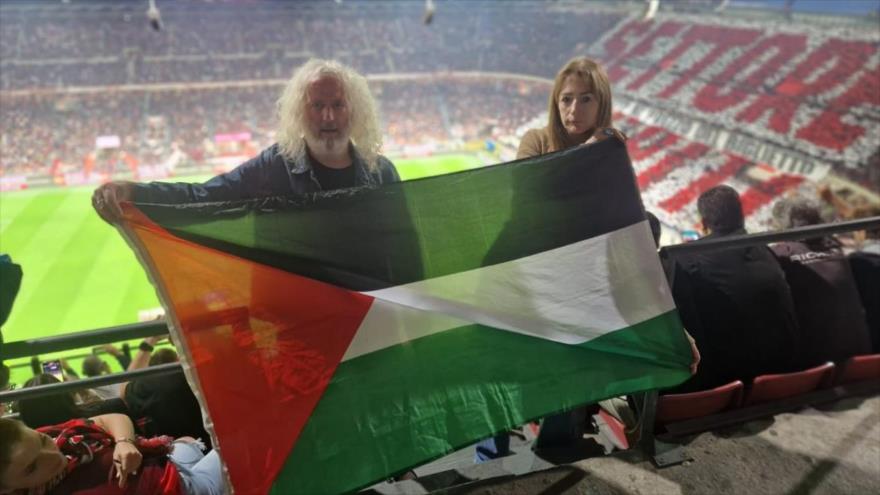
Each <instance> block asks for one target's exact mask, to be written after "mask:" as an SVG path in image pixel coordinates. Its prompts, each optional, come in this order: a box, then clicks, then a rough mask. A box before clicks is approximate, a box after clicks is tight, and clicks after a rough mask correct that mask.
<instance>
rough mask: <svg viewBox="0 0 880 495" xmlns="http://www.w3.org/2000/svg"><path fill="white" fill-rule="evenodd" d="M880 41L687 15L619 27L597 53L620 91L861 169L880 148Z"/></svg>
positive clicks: (844, 32)
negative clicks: (879, 71) (878, 65)
mask: <svg viewBox="0 0 880 495" xmlns="http://www.w3.org/2000/svg"><path fill="white" fill-rule="evenodd" d="M877 43H878V31H877V30H876V29H871V28H867V29H864V28H863V29H856V28H852V27H849V28H829V27H828V26H822V27H818V26H814V25H810V24H802V25H795V24H790V23H786V24H784V25H779V24H776V23H771V22H757V21H750V20H745V19H737V18H733V17H731V18H725V19H724V20H723V21H721V20H720V19H712V18H707V17H698V16H682V17H666V18H664V19H662V20H661V19H658V20H656V21H655V22H653V23H651V24H646V23H644V22H641V21H639V20H627V21H624V22H621V23H620V24H618V25H617V26H616V27H615V28H614V29H612V30H611V32H609V33H608V34H606V36H605V37H604V38H603V40H602V42H601V43H599V44H597V45H595V46H594V47H592V49H591V51H592V52H593V53H594V54H595V55H596V56H598V57H599V58H601V59H603V60H604V61H605V62H606V64H607V66H608V71H609V76H610V77H611V80H612V81H614V83H615V91H616V92H617V93H622V94H626V95H632V96H634V97H638V98H640V99H642V100H647V101H650V102H651V104H652V105H655V106H657V107H659V108H662V109H664V110H668V111H672V112H686V113H687V114H688V115H691V116H694V117H697V118H700V119H702V120H705V121H708V122H711V123H712V124H715V125H720V126H723V127H725V128H727V129H729V130H731V131H732V132H735V133H745V134H748V135H751V136H753V137H756V138H759V139H762V140H766V141H768V142H772V143H775V144H777V145H780V146H782V147H784V148H787V149H797V150H798V151H801V152H804V153H807V154H809V155H811V156H813V157H815V158H816V159H817V160H819V161H824V162H830V163H834V164H836V165H838V166H840V167H841V168H844V167H851V168H857V169H863V168H865V167H866V165H867V161H868V159H869V157H871V156H872V155H874V154H875V153H876V152H877V143H878V141H880V79H878V77H877V68H876V67H877V64H878V62H880V51H878V49H877V46H878V44H877ZM731 151H737V150H735V149H733V150H731Z"/></svg>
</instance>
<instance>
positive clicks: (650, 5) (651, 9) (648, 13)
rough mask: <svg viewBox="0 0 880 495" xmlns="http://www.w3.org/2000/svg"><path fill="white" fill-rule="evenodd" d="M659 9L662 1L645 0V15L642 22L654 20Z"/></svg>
mask: <svg viewBox="0 0 880 495" xmlns="http://www.w3.org/2000/svg"><path fill="white" fill-rule="evenodd" d="M659 8H660V0H645V14H644V15H643V16H642V20H644V21H650V20H651V19H653V18H654V15H655V14H657V9H659Z"/></svg>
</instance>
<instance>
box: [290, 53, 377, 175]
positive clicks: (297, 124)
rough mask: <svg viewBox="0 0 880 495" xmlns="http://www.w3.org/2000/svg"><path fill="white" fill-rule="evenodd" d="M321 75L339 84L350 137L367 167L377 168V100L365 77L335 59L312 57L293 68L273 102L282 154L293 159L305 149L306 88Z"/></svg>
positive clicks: (372, 169)
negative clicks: (282, 89) (345, 109)
mask: <svg viewBox="0 0 880 495" xmlns="http://www.w3.org/2000/svg"><path fill="white" fill-rule="evenodd" d="M321 76H330V77H333V78H334V79H336V80H337V81H339V82H340V84H342V88H343V90H344V92H345V101H346V104H347V105H348V108H349V112H350V121H349V122H350V124H349V125H350V129H351V140H352V142H353V143H354V144H355V146H357V150H358V153H360V155H361V157H362V158H363V159H364V161H365V162H366V164H367V167H368V168H369V169H370V171H375V170H376V167H377V165H376V159H377V157H378V156H379V152H380V151H381V149H382V129H381V127H380V125H379V112H378V110H377V108H376V101H375V100H374V99H373V95H372V94H370V88H369V86H367V79H366V78H365V77H364V76H362V75H360V74H358V73H357V72H355V71H354V69H352V68H350V67H347V66H345V65H343V64H340V63H339V62H336V61H334V60H321V59H316V58H313V59H311V60H309V61H308V62H306V63H305V64H303V65H302V66H301V67H299V68H298V69H296V70H295V71H294V72H293V75H292V76H291V78H290V81H288V82H287V86H286V87H285V88H284V91H282V93H281V97H280V98H278V101H277V102H276V104H275V108H276V111H277V113H278V129H277V132H276V139H277V141H278V146H279V148H280V151H281V155H283V156H284V157H285V158H287V159H289V160H294V159H296V157H297V156H298V155H300V154H301V153H302V152H303V151H304V150H305V139H303V136H304V135H305V132H306V125H307V124H306V120H305V119H306V113H305V111H306V103H307V101H306V100H307V97H306V89H307V88H308V85H309V83H311V82H312V81H314V80H315V79H316V78H319V77H321Z"/></svg>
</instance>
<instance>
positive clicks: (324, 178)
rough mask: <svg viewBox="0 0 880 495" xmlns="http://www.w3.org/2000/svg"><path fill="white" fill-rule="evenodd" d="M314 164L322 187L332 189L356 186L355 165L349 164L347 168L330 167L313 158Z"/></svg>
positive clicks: (327, 189) (316, 175)
mask: <svg viewBox="0 0 880 495" xmlns="http://www.w3.org/2000/svg"><path fill="white" fill-rule="evenodd" d="M312 163H313V165H314V168H313V170H314V172H315V178H316V179H318V183H319V184H321V189H323V190H325V191H330V190H333V189H345V188H346V187H354V185H355V176H354V167H353V166H352V165H349V166H347V167H345V168H330V167H327V166H324V165H322V164H320V163H318V161H317V160H314V159H312Z"/></svg>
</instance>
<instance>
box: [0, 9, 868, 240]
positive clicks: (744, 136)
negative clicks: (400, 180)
mask: <svg viewBox="0 0 880 495" xmlns="http://www.w3.org/2000/svg"><path fill="white" fill-rule="evenodd" d="M96 5H100V6H101V7H100V8H98V7H95V6H78V5H67V6H60V7H58V8H54V9H44V8H39V7H34V6H28V5H26V4H23V5H16V4H12V5H5V6H3V17H4V19H6V20H7V21H8V22H5V23H4V29H3V30H2V33H0V41H2V43H0V45H2V52H0V55H2V57H0V68H2V70H0V91H3V96H4V105H3V108H2V109H0V121H2V122H3V124H2V127H0V130H2V143H3V146H4V153H3V157H2V160H0V174H2V176H3V188H4V189H6V190H8V189H17V188H21V187H26V186H27V184H28V180H27V178H28V177H33V176H37V175H39V176H48V177H51V180H50V182H54V183H59V184H77V183H87V182H92V181H94V180H102V179H103V178H104V177H105V176H102V175H99V176H97V177H98V178H97V179H96V178H95V177H90V175H91V174H92V171H93V170H97V171H98V172H112V171H116V170H119V171H126V170H129V171H131V172H132V175H133V176H134V177H136V178H141V179H147V178H153V177H164V176H167V175H169V174H172V173H173V168H174V164H175V163H180V162H182V163H183V166H184V167H186V166H187V165H200V164H201V165H204V164H205V163H207V162H209V161H210V159H211V158H216V157H217V156H218V155H226V156H229V155H234V156H239V157H240V156H243V155H244V154H245V153H243V151H249V150H251V149H259V148H261V147H263V146H265V145H267V144H269V143H270V142H271V141H272V136H271V133H272V122H271V120H272V119H270V118H268V116H269V115H271V114H272V110H273V109H272V105H271V102H272V101H273V99H274V97H275V95H276V94H277V91H278V87H279V85H280V84H281V83H282V82H283V80H284V79H285V78H286V77H287V75H288V73H289V71H290V70H291V69H292V68H293V67H295V66H297V65H298V64H300V63H302V62H303V61H305V60H306V59H308V58H309V57H311V56H320V57H332V58H337V59H339V60H341V61H343V62H346V63H349V64H351V65H353V66H354V67H355V68H356V69H358V70H359V71H362V72H364V73H367V74H371V75H377V76H382V75H389V74H391V75H393V76H389V77H390V79H382V83H381V84H379V83H375V84H374V90H375V91H376V92H377V93H378V94H379V96H380V102H381V104H382V109H381V110H382V114H383V121H384V123H385V131H386V140H387V145H386V148H387V150H388V151H400V150H404V149H407V150H410V151H413V150H424V149H426V148H425V145H426V144H428V145H429V146H428V148H430V147H432V146H439V147H441V148H442V147H444V146H445V145H447V144H449V143H453V144H452V145H453V146H456V145H455V144H454V143H459V144H458V146H460V143H463V142H468V141H472V140H478V139H484V138H493V139H496V140H498V141H500V142H511V143H514V144H513V146H515V142H516V141H517V140H518V131H520V130H521V129H522V128H523V124H525V123H526V122H528V121H529V120H530V119H531V118H533V117H535V116H536V115H539V114H540V112H541V110H542V109H543V106H544V105H545V103H544V101H545V98H546V86H541V85H540V83H538V82H536V80H534V79H530V78H531V77H535V76H536V77H538V78H544V79H546V78H549V77H551V76H552V75H553V73H554V71H555V70H556V68H558V67H559V66H560V65H561V64H562V62H564V61H565V60H566V59H568V58H569V57H570V56H572V55H577V54H584V53H588V54H591V55H593V56H596V57H598V58H599V59H601V60H603V61H604V62H605V64H606V65H607V67H608V71H609V74H610V76H611V79H612V82H613V84H614V92H615V95H616V97H619V98H618V109H620V108H621V106H623V107H626V111H624V112H623V113H622V115H625V116H626V119H625V120H624V121H622V124H621V126H622V127H623V128H625V130H628V133H629V134H630V136H631V138H632V139H633V142H631V144H630V149H631V150H632V158H633V161H634V163H635V165H636V168H637V172H638V174H639V176H638V181H639V185H640V187H641V188H642V189H643V191H644V194H645V202H646V205H648V206H649V208H651V209H653V210H657V211H658V214H659V215H660V217H661V220H663V222H664V223H666V224H667V225H670V226H675V227H677V228H679V229H690V228H692V227H693V225H694V219H695V218H694V215H693V213H694V211H693V201H694V199H695V198H696V197H697V196H698V195H699V194H700V193H701V192H702V191H704V190H705V189H707V188H708V187H711V186H713V185H716V184H718V183H728V184H730V185H732V186H733V187H736V188H737V189H738V190H740V191H742V192H743V201H744V207H745V209H746V215H747V218H748V224H749V228H750V229H763V228H766V227H767V226H768V225H769V217H770V216H769V203H771V202H772V199H773V198H774V197H779V196H781V195H787V194H795V193H797V192H808V193H812V191H811V185H812V183H813V181H814V180H815V179H816V178H817V177H816V175H815V174H812V172H813V170H814V169H815V168H816V167H818V168H819V169H821V170H827V169H828V167H831V169H832V170H834V171H835V172H839V173H841V174H843V175H846V176H847V177H848V178H849V179H851V180H855V181H856V182H858V183H860V184H862V185H864V186H866V187H868V188H869V189H872V190H873V189H876V181H877V180H880V176H878V174H880V167H878V166H877V160H878V157H880V150H878V147H877V144H876V143H877V142H878V141H880V76H878V74H880V72H878V68H880V49H878V41H880V35H878V32H877V31H876V29H871V28H870V24H865V25H861V24H856V23H850V24H847V25H841V26H832V27H829V26H828V25H824V24H822V25H820V24H818V23H811V22H808V21H804V20H799V21H798V22H794V21H792V20H790V19H785V20H782V18H780V17H770V18H768V19H767V20H757V19H755V18H749V17H747V16H738V15H736V14H730V11H729V10H728V11H727V12H725V13H724V14H717V13H712V12H711V11H710V10H711V9H708V8H696V7H694V9H692V10H689V9H684V10H686V11H687V12H672V11H661V12H660V13H658V14H657V16H656V17H655V19H654V20H653V21H643V20H642V19H641V18H640V17H639V16H638V15H632V14H629V13H628V12H627V11H626V10H625V9H613V8H607V7H606V6H603V7H597V6H589V7H584V6H578V5H572V4H559V5H556V4H554V5H548V4H546V3H542V2H535V3H532V2H523V3H521V4H519V5H518V6H517V8H515V9H512V8H504V7H503V6H499V5H497V4H495V3H494V2H478V4H466V3H459V2H447V3H446V4H444V9H443V14H442V17H441V18H440V19H441V20H440V21H438V22H437V23H434V24H433V25H432V26H431V27H430V28H428V27H426V26H424V25H422V24H419V23H418V22H413V21H414V20H415V19H418V18H419V17H420V16H421V10H420V9H421V5H415V4H413V5H406V4H404V5H399V4H393V3H389V2H374V3H372V4H371V5H370V6H369V8H367V7H366V6H363V5H357V4H351V5H336V4H334V5H329V3H328V2H304V3H303V2H300V3H298V4H297V6H296V7H295V8H296V9H297V10H296V13H295V15H294V13H293V8H294V7H290V6H286V5H285V4H283V3H281V2H279V3H271V2H270V3H269V4H267V5H265V6H263V8H260V9H252V8H247V7H244V6H242V5H240V4H234V3H232V4H226V5H212V6H211V7H210V8H207V7H206V6H204V5H202V4H200V3H191V2H183V3H181V4H180V5H174V6H170V7H168V8H165V9H164V11H163V12H164V13H163V24H164V26H163V30H162V31H161V32H160V33H156V32H153V31H151V30H150V28H149V27H148V26H147V24H146V23H144V22H142V19H141V16H142V12H140V11H137V10H135V9H133V8H131V7H130V6H125V5H110V6H108V5H102V4H100V2H97V3H96ZM474 5H478V7H479V8H474V7H473V6H474ZM679 10H681V9H679ZM697 11H701V13H699V14H697V13H694V12H697ZM306 18H308V22H305V19H306ZM243 19H244V20H246V21H247V22H246V24H248V25H255V26H257V25H258V26H261V29H259V30H242V29H239V26H240V25H241V24H242V22H243ZM291 19H292V20H291ZM572 26H577V28H576V29H573V28H572ZM866 26H868V27H866ZM524 53H528V56H525V57H524V56H522V55H523V54H524ZM447 71H457V72H460V71H467V72H472V71H473V72H478V73H481V74H484V77H483V78H482V79H477V80H476V81H468V82H464V80H463V79H462V78H460V77H458V78H456V77H451V76H447V77H444V76H443V74H448V72H447ZM500 73H503V74H516V75H518V76H517V77H519V80H516V79H503V78H502V79H499V78H498V77H497V76H492V75H491V74H500ZM411 74H416V75H421V76H420V77H423V78H424V79H419V80H418V81H416V80H412V79H407V78H406V77H404V76H407V75H411ZM493 77H494V79H493ZM426 81H431V82H426ZM477 81H479V82H477ZM200 85H201V86H200ZM477 86H480V88H479V89H477ZM77 88H79V90H78V89H77ZM80 90H82V91H80ZM89 91H91V93H90V92H89ZM90 95H91V96H90ZM621 102H622V103H623V105H621V104H620V103H621ZM646 111H647V112H646ZM651 112H654V113H656V112H661V113H662V114H664V115H665V117H666V118H667V120H668V118H669V116H676V115H677V116H679V117H681V118H682V119H684V121H685V122H686V123H687V124H688V125H687V126H686V127H688V128H689V129H684V128H679V127H680V126H679V125H673V123H671V122H669V121H661V120H663V119H658V118H647V117H646V114H648V113H651ZM155 117H160V118H159V119H156V118H155ZM50 123H51V125H50ZM695 129H696V131H697V132H695V131H694V130H695ZM704 131H705V132H704ZM243 133H249V134H250V138H249V139H248V140H249V141H250V142H249V143H248V146H249V147H247V148H245V149H244V150H239V151H242V152H241V153H232V152H230V150H229V148H230V145H223V146H220V148H224V149H221V150H218V149H217V148H218V146H217V143H216V142H214V141H215V138H216V136H217V135H220V134H238V135H243ZM114 135H115V136H118V137H119V141H120V145H119V146H116V147H110V148H107V150H106V151H100V150H98V151H97V152H96V146H95V142H96V139H97V138H98V137H99V136H114ZM239 144H241V143H239ZM119 150H121V151H124V152H125V154H120V153H118V151H119ZM114 151H117V152H114ZM175 153H177V155H175ZM181 153H182V156H181ZM172 156H177V158H175V159H172ZM221 161H222V162H223V164H222V165H221V167H228V166H229V165H231V164H232V163H234V159H232V158H228V159H227V160H226V161H223V160H221ZM211 167H214V168H211ZM771 167H772V168H771ZM169 169H170V170H169ZM774 169H776V170H774ZM207 170H209V171H214V170H216V164H214V163H213V162H211V163H210V167H209V168H208V169H207Z"/></svg>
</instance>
